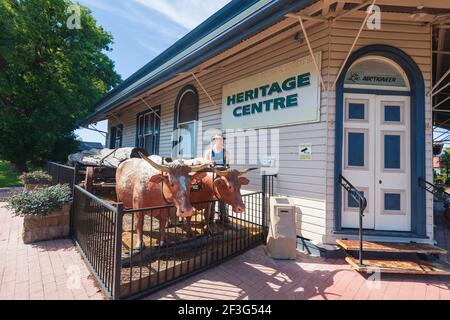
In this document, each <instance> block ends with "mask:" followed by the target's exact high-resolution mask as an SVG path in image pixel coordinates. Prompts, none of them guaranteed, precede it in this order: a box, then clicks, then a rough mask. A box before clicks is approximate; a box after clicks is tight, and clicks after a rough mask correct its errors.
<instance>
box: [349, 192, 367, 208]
mask: <svg viewBox="0 0 450 320" xmlns="http://www.w3.org/2000/svg"><path fill="white" fill-rule="evenodd" d="M360 193H361V194H362V195H363V196H364V192H363V191H360ZM347 194H348V201H347V203H348V207H349V208H359V203H358V201H356V200H355V199H354V198H353V197H352V193H351V192H347Z"/></svg>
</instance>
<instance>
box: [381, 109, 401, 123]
mask: <svg viewBox="0 0 450 320" xmlns="http://www.w3.org/2000/svg"><path fill="white" fill-rule="evenodd" d="M384 121H385V122H400V121H401V109H400V106H384Z"/></svg>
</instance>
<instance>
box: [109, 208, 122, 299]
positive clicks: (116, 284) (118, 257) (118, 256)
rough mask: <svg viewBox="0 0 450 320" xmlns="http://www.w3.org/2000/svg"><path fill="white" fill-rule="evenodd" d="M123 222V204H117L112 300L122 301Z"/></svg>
mask: <svg viewBox="0 0 450 320" xmlns="http://www.w3.org/2000/svg"><path fill="white" fill-rule="evenodd" d="M122 222H123V203H118V204H117V211H116V221H115V224H114V234H115V236H114V239H115V243H114V266H113V272H114V275H113V288H112V290H111V291H112V299H113V300H119V299H120V276H121V271H122Z"/></svg>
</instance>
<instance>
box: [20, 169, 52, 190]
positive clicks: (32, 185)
mask: <svg viewBox="0 0 450 320" xmlns="http://www.w3.org/2000/svg"><path fill="white" fill-rule="evenodd" d="M19 178H20V180H22V181H23V184H24V185H25V190H34V189H36V188H42V187H47V186H50V185H51V184H52V176H51V175H49V174H48V173H46V172H44V171H42V170H38V171H33V172H24V173H23V174H22V175H21V176H20V177H19Z"/></svg>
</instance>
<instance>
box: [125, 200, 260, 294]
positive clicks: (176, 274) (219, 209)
mask: <svg viewBox="0 0 450 320" xmlns="http://www.w3.org/2000/svg"><path fill="white" fill-rule="evenodd" d="M242 198H243V201H244V203H245V205H246V211H245V213H240V214H239V213H235V212H233V211H232V209H231V208H230V207H228V206H226V205H220V204H219V203H217V202H216V201H208V202H202V203H196V204H193V206H194V207H195V214H194V215H193V216H192V217H191V218H190V219H189V220H187V219H180V218H179V217H178V216H177V214H176V210H175V208H174V207H170V206H165V207H158V208H148V209H139V210H124V217H123V232H122V255H121V278H120V297H121V298H136V297H139V296H142V295H145V294H149V293H151V292H154V291H156V290H158V289H160V288H161V287H163V286H166V285H168V284H170V283H173V282H175V281H177V280H179V279H182V278H185V277H187V276H190V275H192V274H193V273H196V272H199V271H202V270H205V269H206V268H210V267H212V266H214V265H217V264H218V263H221V262H223V261H224V260H226V259H229V258H231V257H233V256H235V255H237V254H239V253H241V252H243V251H245V250H248V249H250V248H253V247H254V246H256V245H259V244H262V243H263V242H264V227H265V225H264V219H263V211H262V206H263V193H262V192H256V193H250V194H246V195H243V196H242ZM139 219H140V220H139ZM140 226H143V228H142V229H143V233H142V244H143V245H144V248H143V249H141V250H139V248H140V247H141V246H140V245H139V243H138V242H139V236H138V234H139V232H138V229H139V228H140Z"/></svg>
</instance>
